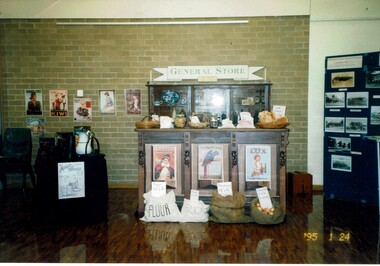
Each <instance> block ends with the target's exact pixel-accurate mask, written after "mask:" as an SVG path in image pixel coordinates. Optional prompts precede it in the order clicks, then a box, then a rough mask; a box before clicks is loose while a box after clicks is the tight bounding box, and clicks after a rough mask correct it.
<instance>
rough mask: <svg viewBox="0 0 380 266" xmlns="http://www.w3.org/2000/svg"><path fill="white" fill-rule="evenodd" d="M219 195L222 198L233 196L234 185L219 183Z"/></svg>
mask: <svg viewBox="0 0 380 266" xmlns="http://www.w3.org/2000/svg"><path fill="white" fill-rule="evenodd" d="M217 186H218V194H219V195H220V196H222V197H225V196H232V183H231V182H222V183H218V184H217Z"/></svg>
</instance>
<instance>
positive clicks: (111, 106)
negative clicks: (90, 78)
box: [99, 90, 115, 114]
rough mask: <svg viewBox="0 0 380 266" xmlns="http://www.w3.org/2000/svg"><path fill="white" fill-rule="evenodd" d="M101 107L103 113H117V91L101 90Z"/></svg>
mask: <svg viewBox="0 0 380 266" xmlns="http://www.w3.org/2000/svg"><path fill="white" fill-rule="evenodd" d="M99 108H100V113H101V114H115V91H114V90H100V91H99Z"/></svg>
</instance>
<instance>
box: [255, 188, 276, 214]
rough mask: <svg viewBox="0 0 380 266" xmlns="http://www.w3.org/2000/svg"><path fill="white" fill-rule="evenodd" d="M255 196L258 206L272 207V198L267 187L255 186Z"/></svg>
mask: <svg viewBox="0 0 380 266" xmlns="http://www.w3.org/2000/svg"><path fill="white" fill-rule="evenodd" d="M256 192H257V197H258V198H259V202H260V206H261V207H262V208H268V209H270V208H273V205H272V200H271V198H270V195H269V192H268V188H267V187H262V188H256Z"/></svg>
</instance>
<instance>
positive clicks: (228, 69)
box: [154, 65, 266, 81]
mask: <svg viewBox="0 0 380 266" xmlns="http://www.w3.org/2000/svg"><path fill="white" fill-rule="evenodd" d="M263 68H264V67H249V66H248V65H227V66H168V67H167V68H154V70H155V71H157V72H159V73H161V74H162V75H161V76H159V77H157V78H155V79H154V81H181V80H184V79H205V78H206V77H207V78H214V79H215V80H218V79H234V80H264V78H266V77H264V78H262V77H259V76H257V75H255V74H254V73H256V72H258V71H259V70H261V69H263ZM206 80H207V79H206Z"/></svg>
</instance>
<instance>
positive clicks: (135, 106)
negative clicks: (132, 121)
mask: <svg viewBox="0 0 380 266" xmlns="http://www.w3.org/2000/svg"><path fill="white" fill-rule="evenodd" d="M124 98H125V112H126V114H127V115H141V90H124Z"/></svg>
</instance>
